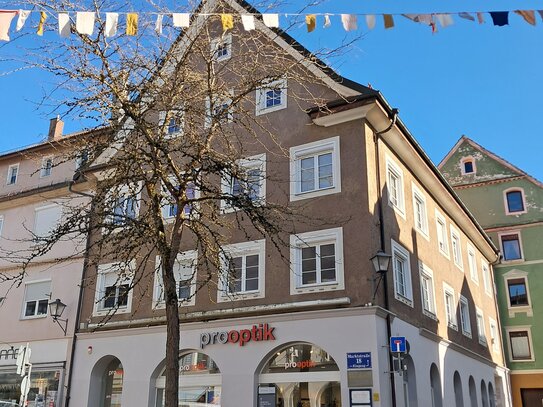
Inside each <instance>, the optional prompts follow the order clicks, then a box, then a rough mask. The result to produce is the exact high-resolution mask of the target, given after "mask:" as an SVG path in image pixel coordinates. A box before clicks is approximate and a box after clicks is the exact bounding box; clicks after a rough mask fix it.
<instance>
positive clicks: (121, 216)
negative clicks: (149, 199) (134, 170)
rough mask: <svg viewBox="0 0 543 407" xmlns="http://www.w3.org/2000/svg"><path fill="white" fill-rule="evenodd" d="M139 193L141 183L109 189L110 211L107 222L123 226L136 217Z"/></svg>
mask: <svg viewBox="0 0 543 407" xmlns="http://www.w3.org/2000/svg"><path fill="white" fill-rule="evenodd" d="M140 194H141V183H134V184H129V185H122V186H120V187H117V188H115V189H114V190H112V191H110V193H109V197H108V201H109V202H108V204H109V205H111V209H110V211H111V213H110V215H109V216H108V222H109V223H110V224H112V225H116V226H124V225H126V224H128V223H129V222H130V221H131V220H134V219H136V218H137V217H138V213H139V204H140V202H139V201H140Z"/></svg>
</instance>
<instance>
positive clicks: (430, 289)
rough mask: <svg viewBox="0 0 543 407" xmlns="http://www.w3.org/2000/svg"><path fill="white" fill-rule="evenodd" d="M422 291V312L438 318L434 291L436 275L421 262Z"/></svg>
mask: <svg viewBox="0 0 543 407" xmlns="http://www.w3.org/2000/svg"><path fill="white" fill-rule="evenodd" d="M419 263H420V264H419V275H420V291H421V301H422V312H423V313H424V315H426V316H428V317H430V318H433V319H437V318H436V303H435V290H434V273H433V272H432V270H431V269H429V268H428V267H427V266H426V265H425V264H423V263H422V262H419Z"/></svg>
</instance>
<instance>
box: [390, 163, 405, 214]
mask: <svg viewBox="0 0 543 407" xmlns="http://www.w3.org/2000/svg"><path fill="white" fill-rule="evenodd" d="M391 176H392V177H394V178H395V179H396V180H397V182H398V184H399V185H398V188H397V189H396V191H397V196H396V202H394V201H393V200H392V199H391V198H392V196H393V195H392V194H391V191H392V189H391V182H390V179H391ZM386 188H387V197H388V204H389V206H391V207H392V208H394V210H396V211H397V212H398V213H399V214H400V215H401V216H402V218H404V219H405V192H404V178H403V171H402V169H401V168H400V166H399V165H398V164H396V162H395V161H394V160H393V159H392V157H390V156H389V155H387V156H386Z"/></svg>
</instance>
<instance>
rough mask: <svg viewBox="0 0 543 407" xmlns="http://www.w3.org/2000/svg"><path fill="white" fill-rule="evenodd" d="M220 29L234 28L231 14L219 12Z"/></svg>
mask: <svg viewBox="0 0 543 407" xmlns="http://www.w3.org/2000/svg"><path fill="white" fill-rule="evenodd" d="M221 23H222V30H223V31H228V30H231V29H232V28H234V16H233V15H232V14H221Z"/></svg>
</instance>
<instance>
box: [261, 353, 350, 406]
mask: <svg viewBox="0 0 543 407" xmlns="http://www.w3.org/2000/svg"><path fill="white" fill-rule="evenodd" d="M258 397H259V398H263V397H266V398H267V402H268V403H270V405H273V406H285V407H286V406H292V407H298V406H306V405H307V406H326V407H328V406H330V407H332V406H333V407H341V405H342V404H341V386H340V372H339V367H338V366H337V364H336V362H335V360H334V359H333V358H332V357H331V356H330V355H329V354H328V353H327V352H326V351H324V350H323V349H321V348H319V347H318V346H316V345H313V344H309V343H294V344H290V345H287V346H284V347H282V348H280V349H277V350H275V351H274V352H273V353H271V354H270V356H269V357H268V359H267V362H265V363H264V366H263V368H262V370H261V372H260V376H259V388H258Z"/></svg>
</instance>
